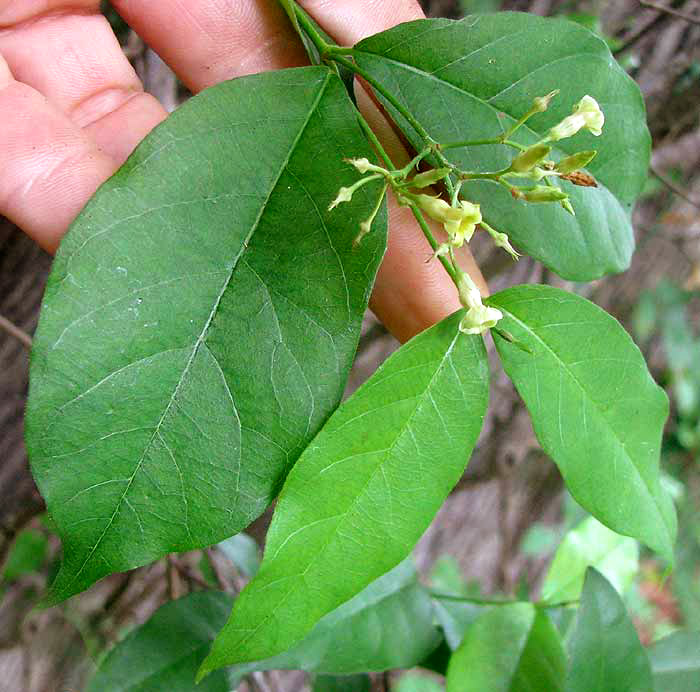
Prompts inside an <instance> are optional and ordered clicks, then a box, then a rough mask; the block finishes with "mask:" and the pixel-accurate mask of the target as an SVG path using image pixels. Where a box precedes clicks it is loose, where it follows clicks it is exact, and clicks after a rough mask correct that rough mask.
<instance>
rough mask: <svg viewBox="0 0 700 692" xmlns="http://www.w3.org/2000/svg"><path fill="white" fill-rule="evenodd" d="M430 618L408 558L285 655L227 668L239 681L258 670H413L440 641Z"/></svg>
mask: <svg viewBox="0 0 700 692" xmlns="http://www.w3.org/2000/svg"><path fill="white" fill-rule="evenodd" d="M433 620H434V610H433V604H432V602H431V599H430V596H429V595H428V592H427V591H426V590H425V589H424V588H423V587H422V586H421V585H420V583H419V582H418V576H417V574H416V570H415V568H414V567H413V564H412V563H411V562H410V560H406V561H404V562H402V563H401V564H400V565H399V566H398V567H396V568H394V569H393V570H391V572H388V573H387V574H385V575H383V576H381V577H379V579H377V580H376V581H374V582H372V583H371V584H370V585H369V586H368V587H367V588H366V589H364V590H363V591H362V592H360V593H359V594H357V596H355V597H354V598H353V599H351V600H349V601H348V602H347V603H344V604H343V605H341V606H340V607H339V608H336V609H335V610H334V611H332V612H331V613H329V614H328V615H326V616H325V617H324V618H322V619H321V620H320V621H319V622H318V624H317V625H316V626H315V627H314V628H313V629H312V630H311V632H310V633H309V635H308V636H307V637H306V638H305V639H304V640H302V641H301V642H299V644H297V645H296V646H294V647H293V648H291V649H290V650H289V651H286V652H284V653H282V654H280V655H278V656H275V657H274V658H269V659H265V660H261V661H253V662H251V663H243V664H241V665H238V666H233V667H232V668H230V669H229V670H230V671H231V674H232V675H235V676H238V677H239V678H242V677H243V676H244V675H246V674H247V673H249V672H252V671H261V670H281V669H287V670H307V671H316V672H323V673H335V674H339V673H358V672H364V671H367V670H389V669H392V668H411V667H413V666H415V665H417V664H419V663H420V662H421V661H422V660H423V659H425V658H426V657H427V656H429V655H430V654H431V653H432V651H433V650H434V649H435V648H436V647H437V646H438V644H439V642H440V634H439V632H438V629H437V627H436V626H435V625H434V624H433Z"/></svg>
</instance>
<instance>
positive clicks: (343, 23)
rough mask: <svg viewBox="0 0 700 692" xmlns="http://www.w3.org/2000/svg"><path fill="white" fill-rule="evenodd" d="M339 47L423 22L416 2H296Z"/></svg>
mask: <svg viewBox="0 0 700 692" xmlns="http://www.w3.org/2000/svg"><path fill="white" fill-rule="evenodd" d="M298 2H299V5H300V6H301V7H302V8H303V9H304V10H306V11H307V12H308V13H309V14H310V15H311V16H312V17H313V18H314V19H315V20H316V21H317V22H318V23H319V25H320V26H321V27H322V28H323V30H324V31H326V32H328V33H329V34H330V35H331V37H332V38H333V39H334V40H335V41H337V42H338V43H339V44H340V45H344V46H350V45H353V44H355V43H357V42H358V41H360V40H361V39H363V38H365V37H366V36H371V35H372V34H376V33H378V32H379V31H384V30H385V29H390V28H391V27H392V26H396V25H397V24H400V23H401V22H410V21H412V20H414V19H424V18H425V15H424V14H423V10H421V8H420V5H419V4H418V2H417V1H416V0H298Z"/></svg>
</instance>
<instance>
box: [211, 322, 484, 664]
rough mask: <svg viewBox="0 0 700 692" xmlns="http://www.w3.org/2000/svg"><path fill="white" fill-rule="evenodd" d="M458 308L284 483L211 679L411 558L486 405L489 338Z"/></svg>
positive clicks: (340, 415)
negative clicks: (464, 320)
mask: <svg viewBox="0 0 700 692" xmlns="http://www.w3.org/2000/svg"><path fill="white" fill-rule="evenodd" d="M461 317H462V312H461V311H460V312H457V313H455V314H454V315H452V316H451V317H449V318H447V319H446V320H443V321H442V322H440V323H439V324H438V325H436V326H435V327H432V328H431V329H429V330H427V331H425V332H423V333H422V334H420V335H419V336H417V337H415V338H414V339H412V340H411V341H410V342H408V343H407V344H406V345H404V346H403V347H402V348H401V349H400V350H399V351H397V352H396V353H395V354H394V355H393V356H392V357H391V358H389V359H388V360H387V361H386V363H384V364H383V365H382V366H381V368H380V369H379V370H378V371H377V372H376V373H375V374H374V375H373V376H372V377H371V378H370V379H369V380H368V381H367V382H366V383H365V384H364V385H363V386H362V387H361V388H360V389H359V390H358V391H357V392H356V393H355V394H354V395H353V396H352V397H351V398H350V399H349V400H348V401H346V402H345V403H344V404H343V406H341V408H340V409H339V410H338V411H337V412H336V413H335V414H334V415H333V416H332V418H331V419H330V420H329V422H328V423H327V424H326V426H325V427H324V429H323V430H322V431H321V433H320V434H319V435H318V437H317V438H316V439H315V440H314V442H313V443H312V444H311V445H310V446H309V447H308V448H307V450H306V451H305V452H304V454H303V455H302V457H301V458H300V459H299V461H298V462H297V464H296V465H295V467H294V469H293V470H292V472H291V474H290V475H289V477H288V478H287V482H286V484H285V486H284V489H283V491H282V494H281V496H280V500H279V503H278V505H277V508H276V511H275V516H274V518H273V521H272V525H271V527H270V531H269V533H268V536H267V545H266V549H265V555H264V557H263V562H262V565H261V567H260V572H259V573H258V575H257V577H256V578H255V579H254V580H253V581H252V582H251V583H250V584H249V585H248V587H247V588H246V589H244V591H243V592H242V594H241V596H240V598H239V599H238V601H237V602H236V605H235V607H234V611H233V614H232V616H231V619H230V621H229V622H228V624H227V625H226V628H225V629H224V630H223V632H222V633H221V634H220V635H219V638H218V639H217V641H216V642H215V643H214V647H213V649H212V653H211V654H210V656H209V658H208V659H207V661H206V662H205V664H204V666H203V670H204V671H208V670H212V669H214V668H218V667H220V666H222V665H226V664H229V663H236V662H245V661H254V660H257V659H261V658H266V657H269V656H273V655H275V654H277V653H280V652H282V651H285V650H286V649H288V648H289V647H290V646H292V645H293V644H295V643H296V642H298V641H299V640H300V639H302V638H303V637H304V635H305V634H306V633H307V632H308V631H309V630H310V629H311V628H312V627H313V625H314V624H315V623H316V622H317V621H318V620H319V619H320V618H321V617H323V616H324V615H325V614H326V613H328V612H330V611H331V610H333V609H334V608H336V607H337V606H338V605H340V604H341V603H343V602H345V601H347V600H348V599H350V598H352V597H353V596H354V595H355V594H357V593H359V592H360V591H361V590H362V589H363V588H364V587H365V586H366V585H367V584H369V582H371V581H372V580H373V579H376V578H377V577H379V576H380V575H381V574H383V573H385V572H386V571H388V570H389V569H391V568H392V567H394V566H395V565H396V564H398V563H399V562H400V561H401V560H402V559H404V558H405V557H406V556H407V555H408V553H409V552H410V551H411V549H412V547H413V545H414V544H415V543H416V541H417V540H418V539H419V538H420V536H421V534H422V533H423V531H424V530H425V529H426V528H427V527H428V524H429V523H430V521H431V520H432V518H433V517H434V515H435V513H436V512H437V510H438V509H439V507H440V505H441V504H442V502H443V501H444V499H445V497H446V496H447V494H448V493H449V491H450V489H451V488H452V487H453V486H454V484H455V483H456V482H457V480H458V479H459V477H460V475H461V474H462V472H463V470H464V466H465V464H466V461H467V460H468V458H469V454H470V453H471V450H472V447H473V446H474V443H475V442H476V438H477V436H478V434H479V431H480V429H481V424H482V421H483V417H484V412H485V409H486V405H487V399H488V364H487V361H486V353H485V349H484V345H483V342H482V341H481V339H480V338H479V337H471V336H468V335H465V334H461V333H460V332H459V331H458V328H457V326H458V324H459V320H460V319H461Z"/></svg>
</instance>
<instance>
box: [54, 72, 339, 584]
mask: <svg viewBox="0 0 700 692" xmlns="http://www.w3.org/2000/svg"><path fill="white" fill-rule="evenodd" d="M331 76H332V73H331V71H330V70H328V71H327V73H326V76H325V78H324V79H323V81H322V82H321V83H320V85H319V87H318V93H317V94H316V97H315V99H314V101H313V103H312V105H311V107H310V108H309V112H308V114H307V116H306V119H305V120H304V122H303V123H302V124H301V126H300V128H299V132H298V133H297V135H296V137H295V138H294V141H293V142H292V145H291V146H290V148H289V151H288V152H287V156H286V157H285V159H284V161H283V162H282V165H281V166H280V168H279V171H278V173H277V175H276V177H275V179H274V181H273V183H272V184H271V185H270V191H269V193H268V195H267V197H266V198H265V200H264V202H263V204H261V206H260V212H259V213H258V216H257V218H256V219H255V221H254V223H253V224H252V226H251V230H250V231H249V233H248V235H247V236H246V238H245V240H244V241H243V243H242V244H241V249H240V251H239V253H238V255H236V257H235V258H234V260H233V263H232V266H231V270H230V271H229V273H228V275H227V277H226V280H225V281H224V282H223V285H222V287H221V290H220V291H219V294H218V295H217V297H216V300H215V301H214V305H213V307H212V309H211V311H210V313H209V315H208V317H207V320H206V322H205V324H204V327H203V328H202V331H201V333H200V334H199V336H198V337H197V340H196V341H195V343H194V345H193V347H192V353H191V355H190V357H189V359H188V361H187V363H186V364H185V367H184V368H183V371H182V374H181V376H180V378H179V379H178V382H177V384H176V385H175V387H174V389H173V392H172V394H171V396H170V399H169V400H168V403H167V405H166V406H165V409H164V410H163V413H162V415H161V417H160V419H159V421H158V423H157V424H156V427H155V429H154V431H153V434H152V435H151V438H150V439H149V441H148V442H147V443H146V445H145V448H144V451H143V453H142V455H141V457H140V458H139V461H138V463H137V465H136V468H135V469H134V471H133V473H132V474H131V477H130V478H129V482H128V484H127V486H126V488H125V489H124V492H123V493H122V495H121V496H120V497H119V499H118V500H117V503H116V506H115V508H114V511H113V513H112V516H111V517H110V519H109V521H108V522H107V525H106V526H105V528H104V530H103V531H102V533H101V534H100V536H99V538H98V539H97V541H96V542H95V545H94V546H93V547H92V549H91V550H90V551H89V553H88V555H87V556H86V557H85V559H84V561H83V563H82V565H81V566H80V568H79V569H78V570H76V572H75V574H74V575H73V577H72V578H71V579H70V581H69V582H68V584H67V585H66V586H65V587H64V590H67V589H69V588H70V587H71V586H72V585H73V584H74V583H75V581H76V580H77V579H78V578H79V577H80V575H81V574H82V572H83V570H84V569H85V567H86V566H87V564H88V563H89V561H90V560H91V559H92V556H93V555H94V554H95V552H96V550H97V549H98V548H99V546H100V545H101V544H102V541H103V540H104V538H105V536H106V535H107V532H108V531H109V529H110V528H111V526H112V525H113V523H114V520H115V518H116V516H117V513H118V512H119V509H120V508H121V506H122V503H123V502H124V500H125V499H126V496H127V495H128V493H129V490H130V488H131V486H132V485H133V482H134V479H135V478H136V476H137V474H138V472H139V470H140V468H141V466H142V465H143V461H144V459H145V457H146V454H147V453H148V450H149V449H150V448H151V446H152V444H153V442H154V440H155V439H156V436H157V435H158V434H159V433H160V429H161V427H162V425H163V422H164V421H165V418H166V416H167V415H168V413H169V412H170V409H171V407H172V405H173V402H174V401H175V399H176V397H177V395H178V393H179V391H180V388H181V386H182V384H183V382H184V380H185V378H186V377H187V374H188V372H189V370H190V368H191V366H192V363H193V362H194V359H195V358H196V356H197V353H198V351H199V348H200V347H201V345H202V343H204V341H205V339H206V337H207V334H208V331H209V327H210V325H211V323H212V321H213V320H214V318H215V317H216V314H217V312H218V309H219V305H220V303H221V300H222V298H223V296H224V293H225V292H226V290H227V289H228V288H229V286H230V283H231V280H232V278H233V275H234V273H235V271H236V267H237V266H238V262H239V260H240V258H241V257H242V256H243V254H244V253H245V251H246V250H247V248H248V243H249V241H250V239H251V238H252V236H253V234H254V233H255V231H256V230H257V229H258V226H259V224H260V220H261V219H262V217H263V214H264V213H265V210H266V208H267V205H268V203H269V201H270V199H271V197H272V195H273V193H274V191H275V190H276V189H277V186H278V184H279V181H280V179H281V177H282V174H283V173H284V171H285V169H286V168H287V166H288V165H289V161H290V159H291V157H292V154H293V153H294V151H295V150H296V148H297V145H298V144H299V141H300V140H301V138H302V137H303V135H304V132H305V131H306V128H307V127H308V124H309V122H310V121H311V118H312V116H313V114H314V113H315V112H316V110H317V108H318V105H319V103H320V101H321V99H322V98H323V95H324V93H325V91H326V88H327V86H328V84H329V82H330V78H331Z"/></svg>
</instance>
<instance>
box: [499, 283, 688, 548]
mask: <svg viewBox="0 0 700 692" xmlns="http://www.w3.org/2000/svg"><path fill="white" fill-rule="evenodd" d="M488 303H489V304H490V305H493V306H495V307H497V308H498V309H499V310H501V311H502V312H503V315H504V317H503V320H501V322H499V327H502V329H504V330H506V331H508V332H510V334H511V335H512V336H513V338H514V339H515V341H516V342H519V343H511V342H510V341H507V340H506V339H505V338H502V337H501V336H498V335H496V336H495V341H496V347H497V348H498V352H499V354H500V356H501V360H502V361H503V366H504V368H505V370H506V372H507V373H508V375H509V376H510V378H511V379H512V380H513V382H514V383H515V386H516V387H517V389H518V392H519V393H520V395H521V396H522V398H523V399H524V400H525V404H526V405H527V407H528V409H529V411H530V416H531V417H532V423H533V426H534V428H535V433H536V434H537V438H538V440H539V441H540V444H541V445H542V448H543V449H544V451H545V452H547V454H549V455H550V456H551V457H552V458H553V459H554V461H555V462H556V463H557V465H558V466H559V469H560V470H561V472H562V475H563V476H564V480H565V481H566V484H567V487H568V488H569V490H570V492H571V494H572V495H573V496H574V498H575V499H576V500H577V502H578V503H579V504H581V505H582V506H583V507H585V508H586V509H587V510H588V511H589V512H590V513H591V514H593V515H594V516H595V517H596V518H597V519H598V520H600V521H601V522H602V523H603V524H605V525H606V526H608V527H609V528H611V529H613V530H614V531H617V532H618V533H621V534H624V535H626V536H633V537H634V538H637V539H639V540H641V541H643V542H644V543H646V544H647V545H648V546H650V547H651V548H653V549H654V550H657V551H658V552H659V553H661V554H662V555H663V556H664V557H665V558H667V559H668V560H669V561H672V560H673V542H674V540H675V536H676V513H675V510H674V507H673V502H672V500H671V498H670V496H669V495H668V493H667V492H666V490H664V489H663V487H662V486H661V484H660V482H659V448H660V444H661V434H662V430H663V426H664V423H665V421H666V418H667V416H668V399H667V397H666V394H665V393H664V392H663V390H662V389H660V388H659V387H658V386H657V385H656V384H655V382H654V380H653V379H652V378H651V375H649V372H648V370H647V367H646V364H645V362H644V358H643V357H642V354H641V353H640V351H639V349H638V348H637V347H636V346H635V344H634V342H633V341H632V339H631V338H630V337H629V335H628V334H627V332H626V331H625V330H624V329H623V328H622V327H621V326H620V324H619V323H618V322H617V321H616V320H615V319H614V318H613V317H611V316H610V315H608V314H607V313H606V312H605V311H603V310H601V309H600V308H599V307H597V306H596V305H594V304H593V303H590V302H589V301H587V300H584V299H583V298H581V297H579V296H576V295H574V294H571V293H567V292H565V291H562V290H560V289H557V288H552V287H549V286H516V287H514V288H510V289H507V290H506V291H503V292H501V293H498V294H496V295H495V296H493V297H491V298H489V300H488ZM522 346H524V347H525V348H527V349H528V350H529V352H528V351H526V350H523V348H522Z"/></svg>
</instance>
